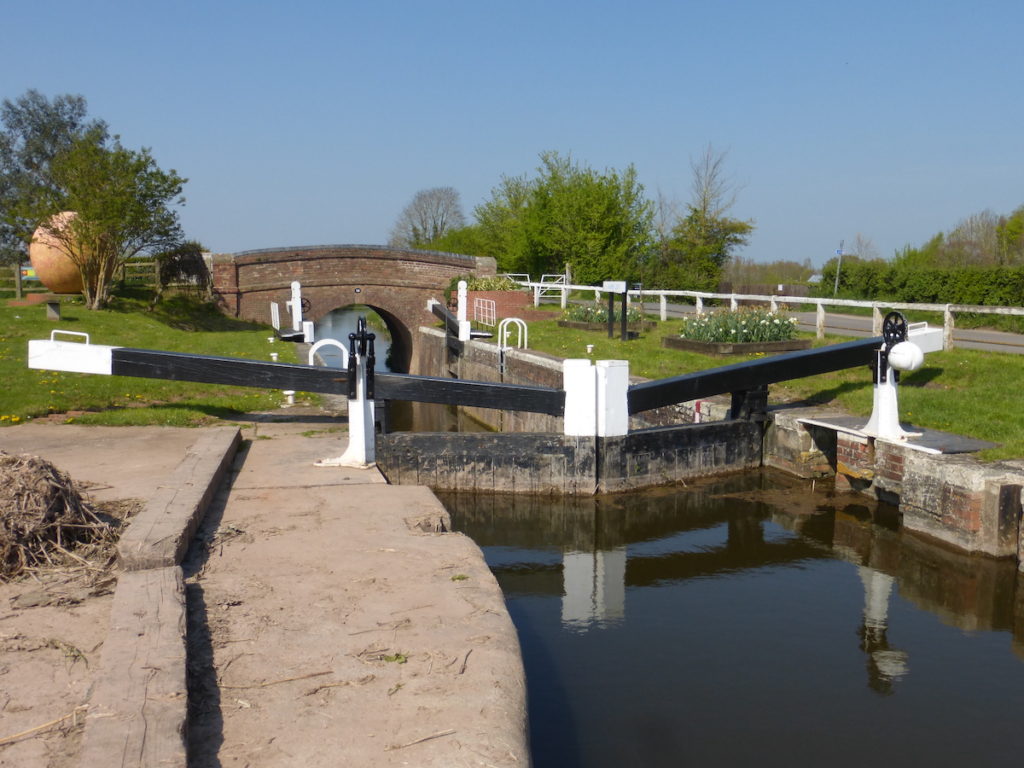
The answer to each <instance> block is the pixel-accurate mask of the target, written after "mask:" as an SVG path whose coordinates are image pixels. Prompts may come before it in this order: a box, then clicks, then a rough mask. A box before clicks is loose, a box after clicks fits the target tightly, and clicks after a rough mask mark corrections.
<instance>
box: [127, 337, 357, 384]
mask: <svg viewBox="0 0 1024 768" xmlns="http://www.w3.org/2000/svg"><path fill="white" fill-rule="evenodd" d="M110 372H111V374H113V375H114V376H135V377H136V378H143V379H169V380H171V381H198V382H202V383H204V384H231V385H235V386H240V387H260V388H263V389H293V390H298V391H301V392H326V393H330V394H344V393H345V392H346V391H347V382H348V375H347V373H346V372H345V371H342V370H339V369H337V368H322V367H316V366H311V365H296V364H293V363H269V362H264V361H263V360H245V359H243V358H238V357H214V356H210V355H194V354H186V353H183V352H162V351H158V350H152V349H131V348H129V347H115V348H114V349H113V351H112V352H111V370H110Z"/></svg>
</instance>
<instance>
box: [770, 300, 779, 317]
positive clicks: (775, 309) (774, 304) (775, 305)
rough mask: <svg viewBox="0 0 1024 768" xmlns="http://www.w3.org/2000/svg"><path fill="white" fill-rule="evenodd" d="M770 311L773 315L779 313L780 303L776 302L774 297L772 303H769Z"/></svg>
mask: <svg viewBox="0 0 1024 768" xmlns="http://www.w3.org/2000/svg"><path fill="white" fill-rule="evenodd" d="M768 311H769V312H771V313H772V314H773V315H774V314H775V313H776V312H778V311H779V302H777V301H776V300H775V297H774V296H772V298H771V301H769V302H768Z"/></svg>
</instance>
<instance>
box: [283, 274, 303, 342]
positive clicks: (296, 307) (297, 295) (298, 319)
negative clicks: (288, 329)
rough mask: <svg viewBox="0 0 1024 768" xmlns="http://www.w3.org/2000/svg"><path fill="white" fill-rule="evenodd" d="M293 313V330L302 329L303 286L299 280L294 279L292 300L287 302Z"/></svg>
mask: <svg viewBox="0 0 1024 768" xmlns="http://www.w3.org/2000/svg"><path fill="white" fill-rule="evenodd" d="M285 304H286V305H287V306H288V309H290V310H291V313H292V330H293V331H301V330H302V286H301V285H299V281H298V280H292V300H291V301H287V302H285Z"/></svg>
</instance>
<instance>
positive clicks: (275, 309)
mask: <svg viewBox="0 0 1024 768" xmlns="http://www.w3.org/2000/svg"><path fill="white" fill-rule="evenodd" d="M270 325H271V326H272V327H273V329H274V330H275V331H280V330H281V307H280V306H278V303H277V302H276V301H272V302H270Z"/></svg>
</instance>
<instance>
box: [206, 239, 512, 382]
mask: <svg viewBox="0 0 1024 768" xmlns="http://www.w3.org/2000/svg"><path fill="white" fill-rule="evenodd" d="M494 273H495V263H494V259H492V258H490V257H480V256H462V255H460V254H454V253H439V252H437V251H413V250H405V249H401V248H389V247H386V246H377V245H316V246H301V247H296V248H269V249H265V250H258V251H243V252H241V253H226V254H217V255H215V256H214V257H213V287H214V291H215V293H216V294H217V296H218V300H219V302H220V304H221V307H222V308H223V310H224V311H225V312H227V313H228V314H230V315H233V316H235V317H239V318H243V319H246V320H254V321H257V322H261V323H268V324H269V323H270V302H272V301H276V302H277V303H278V304H280V306H281V317H282V323H284V322H287V320H286V316H287V315H286V310H285V307H284V302H286V301H288V300H289V299H290V298H291V282H292V281H293V280H298V281H299V282H300V283H301V284H302V296H303V298H306V299H309V301H310V304H311V307H310V310H309V311H308V312H307V313H306V315H305V318H306V319H307V320H313V321H314V322H316V321H319V320H320V318H322V317H323V316H324V315H326V314H327V313H328V312H330V311H332V310H334V309H340V308H342V307H347V306H350V305H352V304H366V305H367V306H369V307H372V308H373V309H374V310H375V311H376V312H377V313H378V314H379V315H380V316H381V317H382V318H383V319H384V322H385V323H387V325H388V330H390V331H391V338H392V359H393V361H394V363H395V367H396V369H398V370H408V369H409V363H410V361H411V360H412V359H413V357H412V351H413V350H412V345H413V338H414V337H413V333H414V331H415V330H416V329H417V328H418V327H419V326H421V325H434V323H435V321H436V318H434V316H433V315H432V314H431V313H430V312H428V311H427V300H428V299H439V300H443V299H444V296H443V294H442V292H443V291H444V290H446V289H447V288H448V285H449V283H450V282H451V280H452V278H453V277H459V276H465V275H480V276H488V275H493V274H494Z"/></svg>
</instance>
